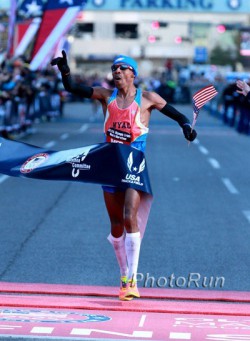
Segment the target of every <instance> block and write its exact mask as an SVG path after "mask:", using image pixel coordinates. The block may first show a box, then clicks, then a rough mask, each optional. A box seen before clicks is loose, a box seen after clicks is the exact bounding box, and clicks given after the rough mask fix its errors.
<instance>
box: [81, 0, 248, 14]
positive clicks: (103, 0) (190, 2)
mask: <svg viewBox="0 0 250 341" xmlns="http://www.w3.org/2000/svg"><path fill="white" fill-rule="evenodd" d="M85 10H91V11H98V10H100V11H105V10H107V11H124V10H127V11H164V10H165V11H167V12H176V11H182V12H192V13H193V12H205V13H207V12H212V13H214V12H219V13H250V2H249V1H243V0H220V1H218V0H116V1H114V0H88V4H87V5H86V6H85Z"/></svg>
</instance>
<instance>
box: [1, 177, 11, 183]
mask: <svg viewBox="0 0 250 341" xmlns="http://www.w3.org/2000/svg"><path fill="white" fill-rule="evenodd" d="M8 178H9V176H8V175H0V184H1V183H3V182H4V181H5V180H7V179H8Z"/></svg>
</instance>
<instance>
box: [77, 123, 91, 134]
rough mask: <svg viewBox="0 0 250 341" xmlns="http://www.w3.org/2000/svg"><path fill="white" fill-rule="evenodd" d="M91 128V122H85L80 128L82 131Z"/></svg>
mask: <svg viewBox="0 0 250 341" xmlns="http://www.w3.org/2000/svg"><path fill="white" fill-rule="evenodd" d="M88 128H89V124H87V123H85V124H83V125H82V126H81V128H80V129H79V132H80V133H84V132H85V131H86V130H88Z"/></svg>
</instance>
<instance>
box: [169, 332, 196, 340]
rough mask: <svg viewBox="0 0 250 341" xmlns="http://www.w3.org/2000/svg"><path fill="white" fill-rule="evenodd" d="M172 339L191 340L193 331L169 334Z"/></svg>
mask: <svg viewBox="0 0 250 341" xmlns="http://www.w3.org/2000/svg"><path fill="white" fill-rule="evenodd" d="M169 338H170V339H171V340H191V333H173V332H171V333H170V334H169Z"/></svg>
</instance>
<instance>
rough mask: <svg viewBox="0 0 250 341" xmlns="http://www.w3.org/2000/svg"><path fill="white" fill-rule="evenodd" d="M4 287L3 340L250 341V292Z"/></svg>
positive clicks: (0, 294) (0, 308) (0, 293)
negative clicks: (129, 296)
mask: <svg viewBox="0 0 250 341" xmlns="http://www.w3.org/2000/svg"><path fill="white" fill-rule="evenodd" d="M117 291H118V288H117V287H98V286H80V285H54V284H29V283H7V282H2V283H0V339H1V338H4V340H6V339H8V338H12V339H16V338H18V339H20V338H23V339H24V340H28V339H43V340H49V339H51V340H129V339H131V340H159V341H161V340H195V341H202V340H217V341H229V340H230V341H232V340H234V341H239V340H241V341H242V340H249V341H250V292H233V291H209V290H181V289H157V288H140V293H141V298H140V299H135V300H132V301H128V302H122V301H119V300H118V299H117Z"/></svg>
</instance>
